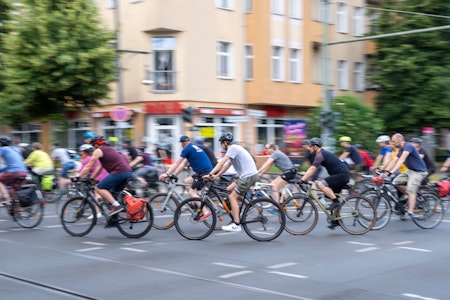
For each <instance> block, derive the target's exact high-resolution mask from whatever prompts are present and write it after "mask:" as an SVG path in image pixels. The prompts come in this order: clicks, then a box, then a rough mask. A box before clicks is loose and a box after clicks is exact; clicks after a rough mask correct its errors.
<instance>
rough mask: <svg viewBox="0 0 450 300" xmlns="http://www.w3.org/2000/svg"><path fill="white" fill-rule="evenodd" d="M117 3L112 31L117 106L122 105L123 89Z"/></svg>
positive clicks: (117, 3)
mask: <svg viewBox="0 0 450 300" xmlns="http://www.w3.org/2000/svg"><path fill="white" fill-rule="evenodd" d="M119 1H120V0H115V1H114V2H115V3H114V27H115V28H114V29H115V32H116V64H117V66H116V80H117V104H118V105H122V104H123V88H122V66H121V65H120V64H121V62H120V53H119V52H120V51H119V49H120V11H119Z"/></svg>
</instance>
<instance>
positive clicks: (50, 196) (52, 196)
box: [41, 190, 62, 203]
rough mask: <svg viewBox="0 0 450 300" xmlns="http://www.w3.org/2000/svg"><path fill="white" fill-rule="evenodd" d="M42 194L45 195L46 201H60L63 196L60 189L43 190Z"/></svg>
mask: <svg viewBox="0 0 450 300" xmlns="http://www.w3.org/2000/svg"><path fill="white" fill-rule="evenodd" d="M41 191H42V196H43V197H44V200H45V202H48V203H53V202H56V201H58V200H59V199H60V198H61V196H62V195H61V194H60V193H59V191H58V190H41Z"/></svg>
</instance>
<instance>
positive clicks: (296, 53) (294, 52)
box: [289, 49, 303, 82]
mask: <svg viewBox="0 0 450 300" xmlns="http://www.w3.org/2000/svg"><path fill="white" fill-rule="evenodd" d="M301 67H302V64H301V50H300V49H291V53H290V56H289V72H290V73H289V75H290V76H289V80H290V81H291V82H301V81H302V79H303V78H302V68H301Z"/></svg>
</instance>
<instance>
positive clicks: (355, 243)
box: [347, 242, 375, 246]
mask: <svg viewBox="0 0 450 300" xmlns="http://www.w3.org/2000/svg"><path fill="white" fill-rule="evenodd" d="M347 243H349V244H354V245H363V246H373V245H375V244H371V243H360V242H347Z"/></svg>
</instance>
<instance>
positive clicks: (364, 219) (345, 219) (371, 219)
mask: <svg viewBox="0 0 450 300" xmlns="http://www.w3.org/2000/svg"><path fill="white" fill-rule="evenodd" d="M337 215H338V217H337V218H336V220H337V221H338V222H339V225H340V226H341V227H342V229H344V231H345V232H347V233H350V234H355V235H356V234H364V233H366V232H369V231H370V230H371V229H372V228H373V226H375V223H376V222H377V211H376V209H375V206H374V205H373V204H372V202H371V201H370V200H369V199H367V198H365V197H363V196H359V195H354V196H350V197H347V198H346V199H344V201H343V203H342V205H341V206H340V207H339V209H338V210H337Z"/></svg>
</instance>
